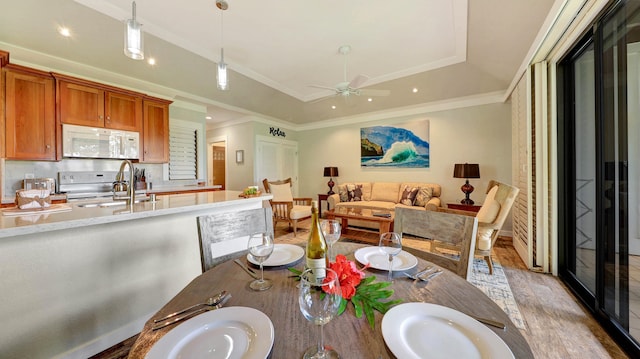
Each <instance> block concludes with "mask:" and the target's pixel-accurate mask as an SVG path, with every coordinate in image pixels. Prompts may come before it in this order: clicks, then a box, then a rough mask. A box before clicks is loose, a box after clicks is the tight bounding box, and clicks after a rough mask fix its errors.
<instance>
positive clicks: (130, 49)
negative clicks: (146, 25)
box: [124, 1, 144, 60]
mask: <svg viewBox="0 0 640 359" xmlns="http://www.w3.org/2000/svg"><path fill="white" fill-rule="evenodd" d="M131 12H132V18H131V19H129V20H127V21H125V24H124V54H125V55H127V57H130V58H132V59H134V60H143V59H144V39H143V37H142V29H141V26H142V24H141V23H139V22H138V21H136V2H135V1H134V2H133V3H132V4H131Z"/></svg>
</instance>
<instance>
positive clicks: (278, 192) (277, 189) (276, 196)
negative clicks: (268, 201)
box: [269, 183, 293, 202]
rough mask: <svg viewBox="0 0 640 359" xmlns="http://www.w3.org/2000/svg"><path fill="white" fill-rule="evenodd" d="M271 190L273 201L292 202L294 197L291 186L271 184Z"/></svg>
mask: <svg viewBox="0 0 640 359" xmlns="http://www.w3.org/2000/svg"><path fill="white" fill-rule="evenodd" d="M269 190H270V191H271V194H272V195H273V201H275V202H292V201H293V195H292V194H291V185H290V184H288V183H284V184H271V183H269Z"/></svg>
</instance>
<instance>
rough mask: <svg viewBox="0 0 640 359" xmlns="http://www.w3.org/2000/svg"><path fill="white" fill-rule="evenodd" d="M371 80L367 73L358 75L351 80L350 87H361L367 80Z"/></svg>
mask: <svg viewBox="0 0 640 359" xmlns="http://www.w3.org/2000/svg"><path fill="white" fill-rule="evenodd" d="M367 81H369V77H367V76H365V75H358V76H356V77H354V78H353V80H351V82H349V87H350V88H352V89H357V88H360V86H362V85H364V83H365V82H367Z"/></svg>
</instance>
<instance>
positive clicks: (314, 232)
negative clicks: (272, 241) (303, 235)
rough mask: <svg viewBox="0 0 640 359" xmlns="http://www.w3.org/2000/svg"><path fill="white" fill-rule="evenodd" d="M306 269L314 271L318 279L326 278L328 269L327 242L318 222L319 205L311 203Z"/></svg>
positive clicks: (314, 202)
mask: <svg viewBox="0 0 640 359" xmlns="http://www.w3.org/2000/svg"><path fill="white" fill-rule="evenodd" d="M306 259H307V262H306V268H307V269H312V271H313V275H314V277H316V278H324V277H325V276H326V273H327V271H326V269H327V267H328V264H329V263H328V256H327V242H326V241H325V239H324V235H323V234H322V230H321V229H320V222H319V221H318V205H317V203H316V201H313V202H312V203H311V229H310V231H309V239H307V252H306Z"/></svg>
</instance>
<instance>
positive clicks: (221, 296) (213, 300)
mask: <svg viewBox="0 0 640 359" xmlns="http://www.w3.org/2000/svg"><path fill="white" fill-rule="evenodd" d="M226 295H227V291H226V290H223V291H222V292H220V293H218V294H216V295H214V296H213V297H211V298H209V299H207V301H206V302H204V303H198V304H194V305H192V306H190V307H189V308H185V309H183V310H180V311H177V312H175V313H171V314H169V315H167V316H165V317H162V318H158V319H154V320H153V322H154V323H159V322H164V321H165V320H168V319H171V318H173V317H175V316H176V315H180V314H183V313H186V312H188V311H190V310H192V309H195V308H198V307H203V306H209V307H213V306H216V305H218V304H220V302H222V299H224V297H225V296H226Z"/></svg>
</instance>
